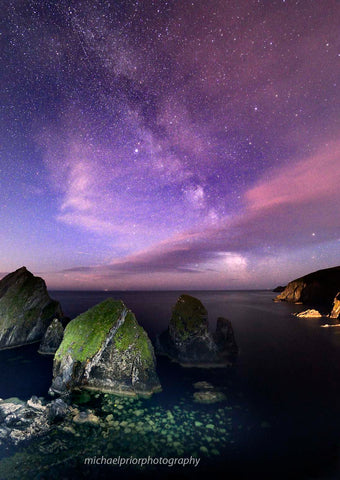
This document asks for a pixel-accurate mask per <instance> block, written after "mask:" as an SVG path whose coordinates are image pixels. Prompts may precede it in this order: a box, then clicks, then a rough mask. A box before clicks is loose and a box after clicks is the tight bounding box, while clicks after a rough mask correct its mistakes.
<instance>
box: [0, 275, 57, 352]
mask: <svg viewBox="0 0 340 480" xmlns="http://www.w3.org/2000/svg"><path fill="white" fill-rule="evenodd" d="M62 316H63V314H62V311H61V307H60V305H59V302H57V301H55V300H52V299H51V298H50V296H49V295H48V293H47V288H46V284H45V282H44V280H43V279H42V278H40V277H35V276H34V275H32V273H30V272H29V271H28V270H27V269H26V268H25V267H22V268H19V269H18V270H16V271H15V272H13V273H10V274H9V275H7V276H6V277H4V278H3V279H2V280H1V281H0V349H4V348H9V347H16V346H20V345H25V344H28V343H34V342H38V341H40V340H41V339H42V337H43V335H44V333H45V331H46V329H47V327H48V325H49V324H50V322H51V320H52V319H53V318H54V317H58V318H61V317H62Z"/></svg>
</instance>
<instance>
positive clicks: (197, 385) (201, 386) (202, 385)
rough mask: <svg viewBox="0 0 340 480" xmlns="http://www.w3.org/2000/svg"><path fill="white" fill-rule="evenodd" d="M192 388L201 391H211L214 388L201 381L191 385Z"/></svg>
mask: <svg viewBox="0 0 340 480" xmlns="http://www.w3.org/2000/svg"><path fill="white" fill-rule="evenodd" d="M193 387H194V388H197V389H201V390H213V389H214V386H213V385H211V383H209V382H206V381H205V380H202V381H201V382H196V383H194V384H193Z"/></svg>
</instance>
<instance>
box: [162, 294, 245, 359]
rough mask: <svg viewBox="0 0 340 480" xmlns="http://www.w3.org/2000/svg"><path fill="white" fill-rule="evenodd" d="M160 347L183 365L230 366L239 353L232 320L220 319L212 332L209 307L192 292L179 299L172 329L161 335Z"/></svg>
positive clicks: (169, 328) (171, 323)
mask: <svg viewBox="0 0 340 480" xmlns="http://www.w3.org/2000/svg"><path fill="white" fill-rule="evenodd" d="M156 349H157V352H158V353H159V354H163V355H167V356H169V357H170V358H171V359H172V360H175V361H177V362H179V363H180V364H182V365H185V366H201V367H209V366H226V365H228V364H230V357H232V356H233V355H235V353H237V346H236V342H235V339H234V333H233V329H232V326H231V323H230V321H229V320H227V319H224V318H219V319H218V321H217V328H216V332H215V334H212V333H211V332H210V331H209V324H208V312H207V310H206V309H205V307H204V306H203V304H202V303H201V302H200V300H198V299H197V298H195V297H192V296H191V295H181V296H180V297H179V298H178V300H177V303H176V304H175V306H174V307H173V310H172V316H171V319H170V323H169V327H168V329H167V330H166V331H165V332H163V333H162V334H161V335H160V336H159V337H158V338H157V342H156Z"/></svg>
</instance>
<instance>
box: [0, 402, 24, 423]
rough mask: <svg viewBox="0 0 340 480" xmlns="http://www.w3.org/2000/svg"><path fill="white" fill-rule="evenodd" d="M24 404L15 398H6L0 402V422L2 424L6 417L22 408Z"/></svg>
mask: <svg viewBox="0 0 340 480" xmlns="http://www.w3.org/2000/svg"><path fill="white" fill-rule="evenodd" d="M24 405H25V402H23V401H22V400H20V399H19V398H17V397H11V398H7V399H5V400H1V401H0V422H3V421H4V420H5V418H6V417H7V416H8V415H13V414H14V413H15V412H16V411H18V410H20V409H21V408H22V407H24Z"/></svg>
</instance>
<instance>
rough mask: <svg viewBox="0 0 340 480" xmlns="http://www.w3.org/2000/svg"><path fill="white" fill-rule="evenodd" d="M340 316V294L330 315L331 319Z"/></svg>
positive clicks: (336, 297)
mask: <svg viewBox="0 0 340 480" xmlns="http://www.w3.org/2000/svg"><path fill="white" fill-rule="evenodd" d="M339 316H340V292H338V293H337V295H336V296H335V298H334V301H333V308H332V311H331V314H330V318H339Z"/></svg>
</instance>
